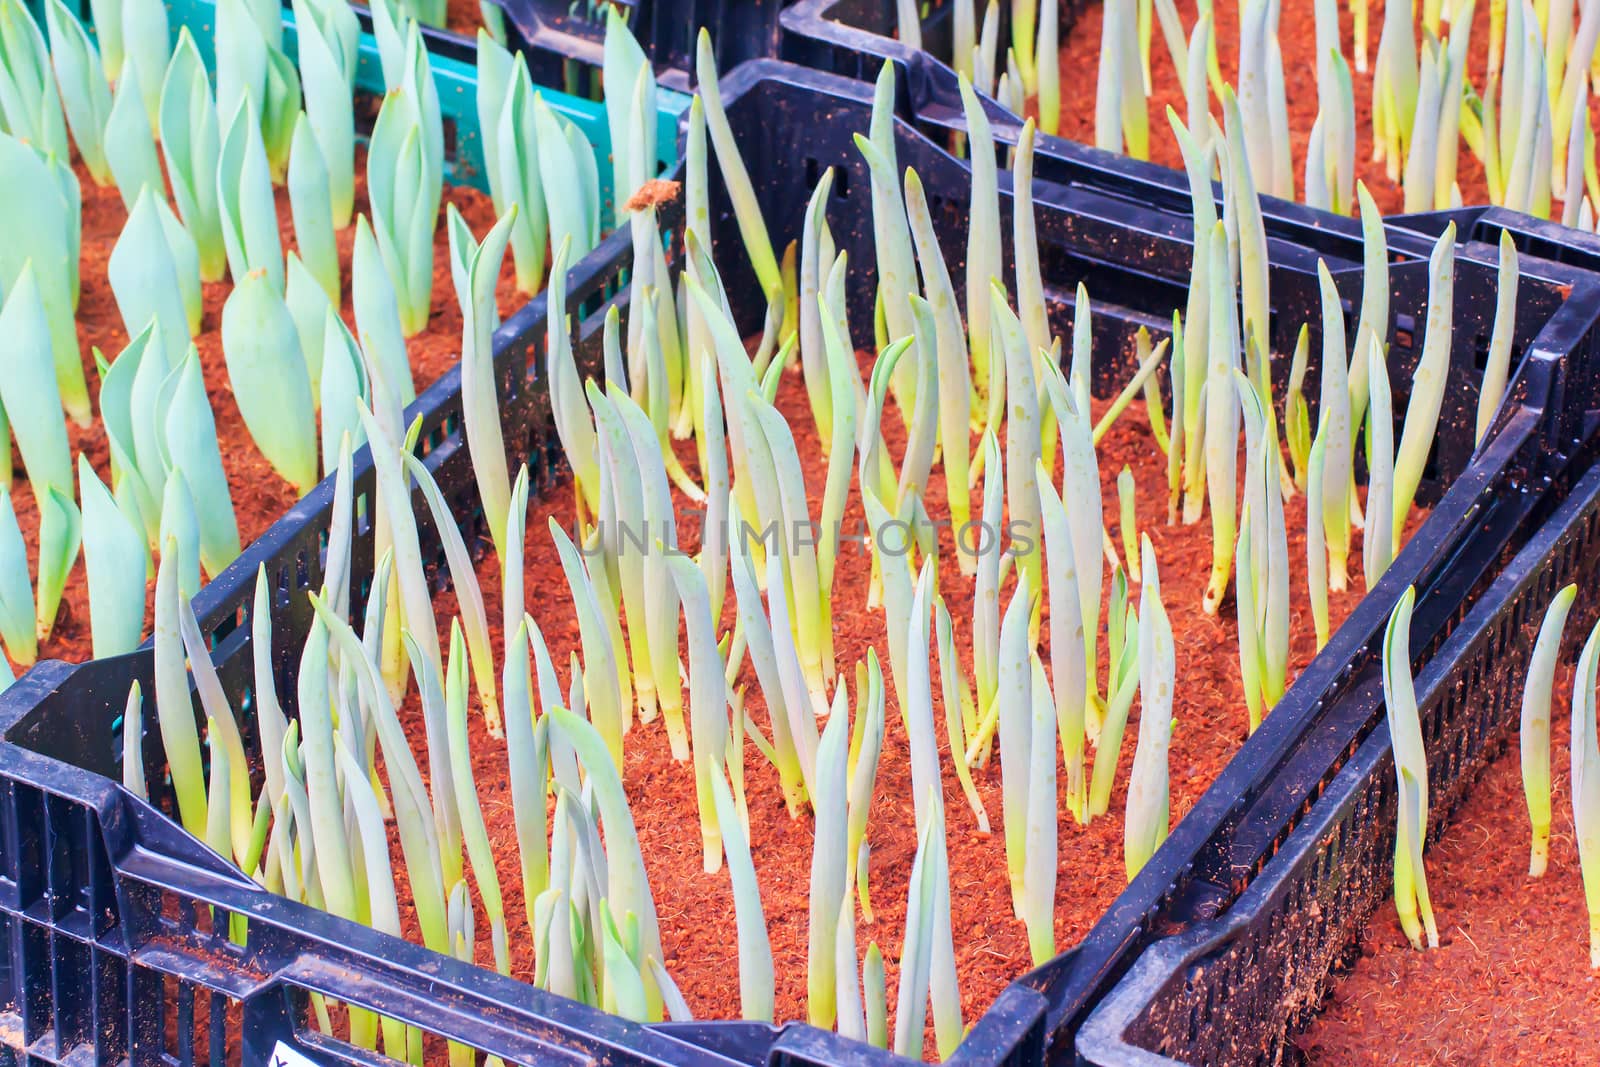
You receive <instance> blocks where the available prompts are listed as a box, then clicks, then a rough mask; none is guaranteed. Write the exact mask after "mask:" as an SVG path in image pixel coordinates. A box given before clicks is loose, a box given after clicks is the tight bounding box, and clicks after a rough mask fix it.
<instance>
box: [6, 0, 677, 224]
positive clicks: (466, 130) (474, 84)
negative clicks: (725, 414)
mask: <svg viewBox="0 0 1600 1067" xmlns="http://www.w3.org/2000/svg"><path fill="white" fill-rule="evenodd" d="M45 3H46V0H27V5H28V10H29V11H30V12H31V13H32V15H33V17H34V19H35V20H36V21H37V22H38V23H39V26H40V29H41V31H44V28H45V19H44V4H45ZM67 6H68V7H70V8H72V9H73V11H74V12H75V13H76V14H77V15H78V18H79V19H80V20H81V21H82V22H83V24H84V26H85V27H87V28H88V30H89V31H90V33H93V32H94V16H93V12H92V11H91V10H90V6H89V0H67ZM216 10H217V5H216V4H215V3H214V2H213V0H167V24H168V26H169V27H170V28H171V30H172V36H173V40H174V41H176V40H177V36H178V32H179V30H180V29H181V28H182V27H185V26H187V27H188V28H189V32H190V34H191V35H192V36H193V37H194V41H195V44H196V45H197V46H199V49H200V55H201V58H203V59H204V60H205V64H206V67H207V69H208V70H213V71H214V70H215V68H216V61H215V58H214V56H213V53H212V36H213V30H214V28H215V26H216ZM283 31H284V32H283V47H284V51H285V52H286V53H288V55H289V58H291V59H295V60H298V52H297V50H296V47H297V41H296V37H295V21H294V12H292V11H291V10H290V9H289V8H288V7H284V8H283ZM357 56H358V58H357V63H356V77H355V91H356V95H357V98H358V99H357V104H358V106H357V109H356V128H357V133H358V135H359V134H361V133H363V132H364V131H363V130H362V114H363V110H364V109H363V108H362V107H361V106H360V103H361V101H360V98H361V97H362V96H366V97H367V98H368V99H369V101H370V108H369V109H368V119H369V122H370V119H371V118H372V117H376V114H377V104H378V101H379V99H380V98H381V97H382V96H383V92H384V85H383V68H382V65H381V64H380V62H379V59H378V42H377V39H376V38H374V37H373V36H372V34H370V33H367V32H363V33H362V34H361V39H360V43H359V45H358V48H357ZM428 59H429V64H430V65H431V67H432V69H433V82H434V86H435V87H436V88H437V90H438V93H439V110H440V113H441V114H442V115H443V117H444V125H445V181H447V182H449V183H450V184H452V185H469V186H472V187H473V188H475V189H479V190H481V191H484V192H487V191H488V188H489V185H488V179H487V177H486V176H485V173H484V163H483V131H482V130H481V129H480V128H479V126H478V107H477V92H478V78H477V70H476V69H475V67H474V65H473V64H472V63H470V62H465V61H463V60H461V59H459V58H456V57H454V56H446V55H441V54H439V52H437V51H434V50H431V49H430V52H429V57H428ZM536 87H537V88H538V90H539V92H540V93H541V94H542V95H543V96H544V100H545V102H546V103H547V104H549V105H550V106H551V107H553V108H554V109H555V110H556V111H557V112H559V113H560V114H562V115H564V116H565V117H567V118H568V119H570V120H572V121H573V122H575V123H577V125H578V128H579V129H580V130H582V131H583V135H584V136H585V137H586V138H588V140H589V143H590V144H591V145H593V146H594V150H595V161H596V163H597V164H598V168H597V169H598V172H599V176H600V195H601V204H602V209H601V215H600V217H601V219H602V223H604V222H606V221H609V220H610V219H611V217H612V214H611V202H612V195H613V192H612V180H611V131H610V128H609V127H608V126H607V125H606V109H605V105H604V104H603V103H596V102H594V101H590V100H585V99H582V98H581V97H577V96H572V95H571V94H569V93H565V92H563V91H561V90H560V89H555V88H549V87H539V86H537V83H536ZM656 100H657V107H656V144H657V146H658V156H659V158H658V160H657V162H658V163H659V164H660V166H661V169H662V170H663V171H665V170H666V169H668V168H670V167H671V166H672V165H673V164H674V163H676V162H677V158H678V120H679V118H680V117H681V116H682V115H683V113H684V111H686V110H687V109H688V107H689V97H688V96H687V95H685V94H684V93H680V92H674V91H672V90H670V89H661V90H660V91H659V92H658V93H657V95H656Z"/></svg>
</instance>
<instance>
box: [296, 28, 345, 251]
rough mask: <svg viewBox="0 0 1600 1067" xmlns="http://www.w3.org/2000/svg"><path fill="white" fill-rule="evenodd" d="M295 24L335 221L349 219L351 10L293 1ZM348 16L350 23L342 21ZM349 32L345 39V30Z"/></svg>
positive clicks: (307, 103)
mask: <svg viewBox="0 0 1600 1067" xmlns="http://www.w3.org/2000/svg"><path fill="white" fill-rule="evenodd" d="M293 6H294V11H295V29H296V42H297V48H298V54H299V59H300V81H301V88H302V90H303V92H304V95H305V108H306V118H307V120H308V121H309V122H310V124H311V132H312V134H314V135H315V137H316V139H317V145H318V147H319V148H320V150H321V153H322V160H323V164H324V165H325V166H326V167H327V170H328V194H329V204H330V207H331V209H332V212H333V225H334V227H335V228H337V229H341V230H342V229H344V228H345V227H346V226H348V225H349V224H350V217H351V212H352V210H353V208H354V204H355V114H354V108H353V103H352V100H353V98H352V95H351V93H352V84H351V78H352V76H353V74H354V71H355V40H356V34H357V33H358V32H359V27H358V26H357V24H356V18H355V12H354V11H352V10H350V8H349V7H348V5H345V4H327V5H325V6H324V5H319V4H317V3H315V2H314V0H295V3H294V5H293ZM346 20H347V21H348V27H346V25H345V24H344V23H345V21H346ZM347 32H348V38H347V37H346V34H347ZM291 163H292V157H291Z"/></svg>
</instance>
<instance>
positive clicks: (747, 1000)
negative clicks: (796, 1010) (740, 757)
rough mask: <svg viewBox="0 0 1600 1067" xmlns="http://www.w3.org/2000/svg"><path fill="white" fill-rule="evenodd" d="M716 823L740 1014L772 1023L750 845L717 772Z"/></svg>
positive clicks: (768, 966) (768, 961)
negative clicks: (729, 895)
mask: <svg viewBox="0 0 1600 1067" xmlns="http://www.w3.org/2000/svg"><path fill="white" fill-rule="evenodd" d="M711 790H712V796H713V798H714V800H715V802H716V806H717V821H718V823H719V824H721V825H722V826H723V827H724V830H723V847H724V848H725V850H726V851H727V855H728V877H729V879H730V880H731V881H732V883H733V908H734V921H735V923H736V925H737V927H738V931H739V1014H740V1015H741V1016H742V1017H743V1018H745V1019H750V1020H752V1021H756V1022H771V1021H772V1008H773V997H774V989H773V987H774V977H773V967H772V943H771V941H770V939H769V937H768V935H767V919H766V915H765V913H764V912H763V911H762V908H761V887H760V884H759V881H758V879H757V878H756V870H755V865H754V863H753V862H752V860H751V858H750V844H749V842H748V841H747V840H746V838H745V831H744V826H743V824H742V823H740V822H739V812H738V810H737V809H736V808H735V807H734V803H733V794H732V793H731V792H730V791H729V789H728V783H727V780H726V779H725V778H724V777H723V773H722V771H720V770H717V771H715V773H713V774H712V776H711Z"/></svg>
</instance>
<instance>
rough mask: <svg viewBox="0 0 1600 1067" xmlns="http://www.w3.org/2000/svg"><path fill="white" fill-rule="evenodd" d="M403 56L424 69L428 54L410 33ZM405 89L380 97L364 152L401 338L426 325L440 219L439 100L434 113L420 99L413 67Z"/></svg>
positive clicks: (422, 86) (423, 86)
mask: <svg viewBox="0 0 1600 1067" xmlns="http://www.w3.org/2000/svg"><path fill="white" fill-rule="evenodd" d="M411 37H412V39H413V42H412V43H409V44H408V49H409V51H408V55H410V54H412V53H422V54H421V56H420V58H411V59H410V60H409V61H408V62H409V63H410V64H413V65H414V64H421V65H422V67H423V68H424V70H425V68H426V64H427V60H426V53H425V52H423V50H422V49H421V46H420V44H416V43H414V38H415V27H413V28H412V34H411ZM412 70H413V73H412V74H410V75H408V81H407V88H406V89H405V90H403V91H401V92H395V93H391V94H390V95H388V96H387V97H385V99H384V102H383V106H382V108H381V109H380V110H379V112H378V120H377V123H376V124H375V125H374V127H373V130H372V140H371V143H370V145H369V147H368V150H367V199H368V203H369V204H370V205H371V209H372V226H373V230H374V231H375V233H376V235H377V239H378V246H379V248H380V249H381V250H382V253H383V261H384V264H385V266H386V267H387V268H388V270H389V276H390V279H391V281H392V282H393V284H394V288H395V293H396V296H397V298H398V306H399V310H400V324H401V327H402V328H403V329H404V331H405V333H406V336H408V337H409V336H414V335H415V334H417V333H419V332H420V331H421V330H422V329H423V328H424V327H425V326H427V324H428V312H429V303H430V301H431V299H432V294H433V229H434V224H435V223H436V222H437V220H438V217H439V200H440V197H441V195H442V192H441V190H442V185H441V183H442V181H443V176H442V149H438V150H436V148H435V142H436V140H437V139H438V137H439V136H440V133H439V131H438V130H437V129H436V128H435V127H436V126H437V124H438V122H439V118H438V111H437V99H434V100H433V101H432V105H431V110H430V104H429V100H428V99H427V98H423V99H419V98H418V95H417V94H418V93H419V92H421V91H423V90H431V89H432V81H431V79H428V80H426V81H425V82H424V81H423V80H422V78H419V77H418V76H417V75H416V73H415V69H414V66H413V68H412Z"/></svg>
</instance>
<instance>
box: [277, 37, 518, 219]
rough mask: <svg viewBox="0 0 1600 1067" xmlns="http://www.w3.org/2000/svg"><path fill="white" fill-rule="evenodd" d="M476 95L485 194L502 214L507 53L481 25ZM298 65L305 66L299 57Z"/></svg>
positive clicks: (509, 76) (508, 78)
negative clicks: (502, 125)
mask: <svg viewBox="0 0 1600 1067" xmlns="http://www.w3.org/2000/svg"><path fill="white" fill-rule="evenodd" d="M477 44H478V63H477V69H476V74H477V95H476V97H475V103H476V104H477V111H478V130H479V132H480V133H481V134H482V137H483V170H484V177H485V178H486V179H488V182H489V197H490V199H491V200H492V201H493V203H494V210H495V214H497V215H504V214H505V213H506V206H507V205H506V193H505V187H504V185H503V183H502V179H501V176H500V138H499V137H498V136H497V135H496V130H497V128H498V126H499V122H500V115H501V113H502V112H503V110H504V108H505V105H506V96H507V95H508V94H509V93H510V91H511V79H512V64H513V62H514V61H513V59H512V57H511V53H510V52H509V51H508V50H507V49H506V48H505V46H504V45H503V44H502V43H501V42H500V41H498V40H496V39H495V38H494V37H493V36H491V35H490V34H489V33H487V32H485V31H484V30H483V29H482V28H480V29H479V30H478V35H477ZM300 65H301V67H302V68H303V67H304V66H305V61H304V60H303V59H302V60H301V63H300Z"/></svg>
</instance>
